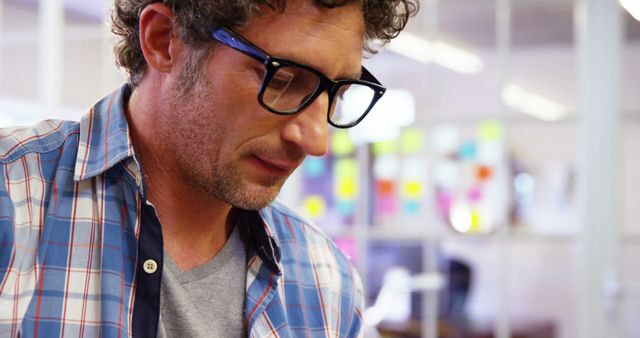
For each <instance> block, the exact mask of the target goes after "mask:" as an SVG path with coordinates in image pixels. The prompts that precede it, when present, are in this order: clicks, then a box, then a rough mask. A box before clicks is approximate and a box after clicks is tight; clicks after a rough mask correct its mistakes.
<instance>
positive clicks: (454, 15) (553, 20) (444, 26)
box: [0, 0, 640, 48]
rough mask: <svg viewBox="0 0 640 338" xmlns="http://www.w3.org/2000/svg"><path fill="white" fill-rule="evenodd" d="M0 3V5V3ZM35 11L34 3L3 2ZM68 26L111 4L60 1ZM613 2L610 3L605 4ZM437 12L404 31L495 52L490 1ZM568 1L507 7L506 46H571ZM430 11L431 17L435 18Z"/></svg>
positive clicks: (521, 0) (93, 17)
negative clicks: (431, 31)
mask: <svg viewBox="0 0 640 338" xmlns="http://www.w3.org/2000/svg"><path fill="white" fill-rule="evenodd" d="M0 1H1V0H0ZM4 1H5V2H6V3H10V4H15V5H19V6H25V7H28V8H31V9H35V8H36V6H37V4H38V0H4ZM62 1H64V3H65V8H66V10H67V15H68V17H69V18H70V19H72V20H78V21H95V22H102V21H104V20H105V13H106V12H107V10H108V8H109V7H110V6H111V4H112V3H113V1H112V0H97V1H96V0H91V1H89V0H62ZM610 1H614V0H610ZM434 2H437V8H436V9H435V10H434V8H432V7H429V3H430V2H428V1H422V2H421V4H422V7H423V8H422V11H421V12H420V13H419V16H418V18H416V19H414V20H413V22H412V23H411V25H410V27H409V30H411V31H412V32H413V33H417V34H423V33H424V31H425V30H426V29H427V27H428V26H429V23H433V22H437V25H436V26H437V31H438V33H439V34H440V35H441V36H444V37H445V39H447V40H451V41H453V42H457V43H459V44H462V45H465V46H469V47H472V48H492V47H494V46H495V35H496V31H495V27H496V24H495V21H496V16H495V4H496V1H495V0H442V1H434ZM573 6H574V1H573V0H514V1H511V18H512V20H511V25H512V30H511V42H512V44H513V45H514V46H516V47H531V46H538V45H558V44H571V43H572V41H573V19H572V17H573ZM434 11H435V13H434ZM625 16H626V18H627V20H626V31H627V35H628V38H629V39H633V40H640V22H637V21H635V20H633V18H631V17H630V16H629V15H627V14H625Z"/></svg>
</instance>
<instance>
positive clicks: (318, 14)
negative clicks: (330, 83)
mask: <svg viewBox="0 0 640 338" xmlns="http://www.w3.org/2000/svg"><path fill="white" fill-rule="evenodd" d="M364 30H365V24H364V18H363V15H362V10H361V8H360V6H359V5H357V2H356V3H354V4H348V5H345V6H341V7H335V8H327V7H324V6H319V5H316V4H315V2H312V1H294V2H291V3H290V4H287V7H286V9H285V10H284V12H274V11H271V10H266V11H264V12H263V13H262V14H260V15H257V16H255V17H253V18H252V19H251V21H250V22H249V24H248V25H247V26H246V27H245V28H243V29H242V30H240V31H239V32H240V33H241V34H242V35H243V36H244V37H246V38H247V39H249V40H250V41H252V42H253V43H255V44H256V45H258V46H259V47H261V48H263V49H264V50H265V51H266V52H267V53H269V54H271V55H274V56H277V57H280V58H286V59H291V60H293V61H296V62H299V63H302V64H307V65H309V66H312V67H314V68H317V69H319V70H320V71H322V72H324V73H325V74H326V75H327V76H329V77H332V78H336V77H346V76H348V75H351V76H352V75H353V74H357V73H359V71H360V65H361V61H362V50H363V46H364Z"/></svg>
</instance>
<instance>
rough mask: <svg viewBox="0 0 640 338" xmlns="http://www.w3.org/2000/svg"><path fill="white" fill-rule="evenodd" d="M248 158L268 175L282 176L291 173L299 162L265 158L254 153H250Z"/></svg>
mask: <svg viewBox="0 0 640 338" xmlns="http://www.w3.org/2000/svg"><path fill="white" fill-rule="evenodd" d="M250 160H251V161H252V162H253V163H254V164H255V165H256V166H257V167H258V168H260V169H261V170H262V171H264V172H266V173H267V174H268V175H270V176H275V177H282V178H284V177H287V176H289V175H291V173H292V172H293V171H294V170H295V169H296V168H298V166H299V165H300V163H299V162H294V161H283V160H274V159H266V158H263V157H260V156H256V155H252V156H251V157H250Z"/></svg>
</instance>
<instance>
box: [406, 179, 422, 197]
mask: <svg viewBox="0 0 640 338" xmlns="http://www.w3.org/2000/svg"><path fill="white" fill-rule="evenodd" d="M403 190H404V195H405V196H406V197H410V198H416V197H420V196H422V183H420V182H416V181H409V182H405V184H404V189H403Z"/></svg>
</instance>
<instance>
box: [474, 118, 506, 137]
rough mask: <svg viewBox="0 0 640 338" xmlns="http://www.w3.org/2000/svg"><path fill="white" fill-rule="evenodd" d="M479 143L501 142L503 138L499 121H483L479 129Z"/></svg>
mask: <svg viewBox="0 0 640 338" xmlns="http://www.w3.org/2000/svg"><path fill="white" fill-rule="evenodd" d="M479 133H480V135H479V136H480V140H481V141H501V140H502V137H503V128H502V123H500V122H499V121H484V122H482V123H481V124H480V127H479Z"/></svg>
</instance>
